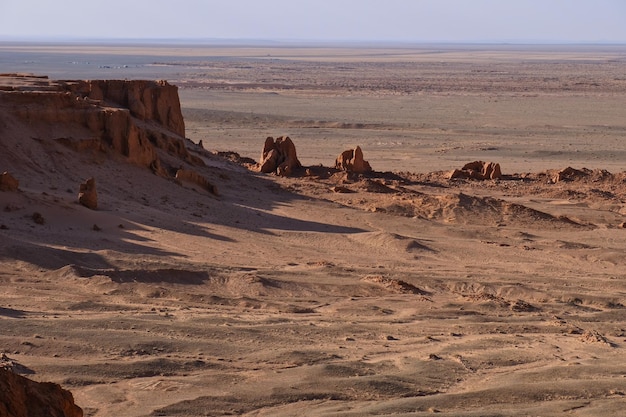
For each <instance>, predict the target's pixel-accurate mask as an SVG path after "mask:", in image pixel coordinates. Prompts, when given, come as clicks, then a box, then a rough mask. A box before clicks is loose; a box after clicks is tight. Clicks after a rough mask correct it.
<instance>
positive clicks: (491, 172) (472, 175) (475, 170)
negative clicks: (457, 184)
mask: <svg viewBox="0 0 626 417" xmlns="http://www.w3.org/2000/svg"><path fill="white" fill-rule="evenodd" d="M501 177H502V171H501V169H500V164H498V163H495V162H483V161H474V162H470V163H468V164H465V165H464V166H463V168H461V169H455V170H454V171H452V172H450V175H449V178H450V179H454V178H467V179H474V180H495V179H498V178H501Z"/></svg>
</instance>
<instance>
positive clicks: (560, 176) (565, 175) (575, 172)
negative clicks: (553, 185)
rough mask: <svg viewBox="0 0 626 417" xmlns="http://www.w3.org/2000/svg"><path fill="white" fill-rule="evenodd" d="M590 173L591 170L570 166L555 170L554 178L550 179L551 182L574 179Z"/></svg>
mask: <svg viewBox="0 0 626 417" xmlns="http://www.w3.org/2000/svg"><path fill="white" fill-rule="evenodd" d="M590 174H591V171H589V170H587V169H584V168H583V169H582V170H580V169H576V168H572V167H567V168H563V169H562V170H560V171H559V172H557V173H556V175H555V176H554V178H553V179H552V181H553V182H560V181H574V180H577V179H580V178H585V177H587V176H589V175H590Z"/></svg>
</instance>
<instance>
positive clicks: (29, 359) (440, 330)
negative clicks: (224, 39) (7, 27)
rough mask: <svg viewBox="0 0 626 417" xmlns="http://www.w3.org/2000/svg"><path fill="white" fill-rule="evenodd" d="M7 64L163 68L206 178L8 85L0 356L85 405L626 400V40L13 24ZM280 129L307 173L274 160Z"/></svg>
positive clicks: (560, 409) (512, 410)
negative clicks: (157, 168)
mask: <svg viewBox="0 0 626 417" xmlns="http://www.w3.org/2000/svg"><path fill="white" fill-rule="evenodd" d="M0 73H14V74H17V73H19V74H25V73H31V74H35V75H42V76H43V75H46V76H48V77H49V79H34V81H33V79H31V78H29V77H22V78H20V77H4V78H3V77H0V85H7V84H10V85H11V88H15V89H17V90H19V89H23V90H25V91H28V90H29V89H35V90H36V89H38V88H44V89H45V88H46V86H47V85H48V84H50V83H52V82H53V81H51V80H79V79H92V80H94V79H110V80H117V79H119V80H143V79H147V80H160V79H164V80H167V81H168V82H169V84H171V85H175V86H177V87H178V94H179V97H180V107H181V110H182V115H183V117H184V122H185V137H186V138H188V139H189V140H187V141H185V146H186V147H187V149H188V152H189V153H191V154H193V155H194V156H196V157H197V158H200V159H201V160H202V161H203V164H202V166H200V167H198V166H196V167H195V168H194V169H195V170H197V171H198V172H200V173H201V174H202V175H203V176H204V177H205V178H206V179H208V181H210V183H211V184H213V185H214V187H215V189H216V190H217V192H215V193H212V192H207V190H206V189H202V188H200V187H198V186H196V185H194V184H190V183H185V182H180V181H179V182H177V181H173V180H172V179H171V178H166V177H164V176H162V175H156V174H155V173H154V172H152V171H151V170H150V169H147V168H145V167H141V166H137V165H136V164H132V163H130V162H129V161H128V160H126V159H125V158H124V157H122V156H120V155H114V154H112V153H111V152H109V151H107V150H100V151H97V152H94V151H81V149H80V146H74V147H68V146H66V144H64V143H66V142H67V141H68V140H69V141H70V142H72V141H76V140H78V141H80V140H83V139H85V137H83V136H81V135H84V134H85V132H84V130H83V127H80V126H78V127H77V126H74V125H71V124H68V125H66V126H59V125H49V126H48V125H45V124H43V123H37V122H33V123H31V124H28V123H22V122H21V121H20V119H19V118H16V117H14V115H13V114H14V113H15V112H16V110H15V109H14V108H9V107H8V105H7V104H6V102H3V101H2V99H0V111H1V113H0V172H3V171H8V172H9V173H11V175H12V176H13V177H15V178H16V179H18V180H19V189H18V190H17V191H0V208H2V210H1V211H0V295H1V297H0V303H1V304H0V353H2V352H3V356H2V361H3V362H4V363H5V364H6V366H7V367H11V368H12V369H13V370H14V371H15V372H18V373H21V374H24V375H25V376H27V377H28V378H30V379H33V380H36V381H51V382H55V383H58V384H60V385H61V386H62V387H63V388H65V389H67V390H69V391H71V392H72V394H73V396H74V399H75V401H76V404H78V405H79V406H80V407H81V408H82V409H83V411H84V415H86V416H94V417H101V416H102V417H103V416H113V415H117V416H223V415H244V416H368V415H369V416H391V415H393V416H420V415H432V414H437V415H442V416H553V415H559V416H560V415H572V416H600V415H602V416H618V415H623V412H624V411H623V410H624V408H625V407H626V359H625V358H626V355H625V347H626V307H625V304H626V273H625V268H624V267H625V266H626V256H625V254H626V223H625V222H626V172H625V171H626V140H624V139H625V137H626V106H625V105H624V104H625V103H626V101H625V100H626V75H625V74H626V47H624V46H620V45H582V46H581V45H560V46H554V45H540V46H524V45H372V46H364V45H359V46H355V45H344V46H339V45H334V46H332V45H322V46H319V45H300V46H295V45H294V46H284V45H282V46H281V45H249V46H243V45H239V46H235V45H222V46H202V45H102V44H100V45H95V44H94V45H88V44H73V45H68V44H59V45H53V44H48V45H35V44H18V43H4V44H0ZM138 123H139V122H138ZM139 124H141V123H139ZM267 136H272V137H278V136H289V137H290V138H291V139H292V141H293V143H294V144H295V146H296V149H297V152H298V158H299V160H300V162H301V163H302V165H303V166H304V168H303V169H302V170H300V171H298V172H297V173H295V174H294V175H291V176H288V177H283V176H278V175H275V174H263V173H259V172H258V170H257V167H256V165H255V161H258V160H259V157H260V154H261V150H262V148H263V143H264V141H265V138H266V137H267ZM59 139H65V140H64V141H59ZM200 141H202V144H201V145H199V143H200ZM357 145H358V146H360V147H361V148H362V150H363V153H364V156H365V159H366V160H368V161H369V163H370V165H371V167H372V168H373V171H372V172H369V173H365V174H354V173H348V172H343V171H341V170H337V169H335V158H336V157H337V155H338V154H340V153H341V152H342V151H344V150H346V149H349V148H354V147H355V146H357ZM163 158H165V159H166V160H167V161H169V164H170V165H172V166H175V165H176V164H180V166H181V167H182V166H184V165H186V164H187V162H186V161H184V160H176V159H175V156H172V155H165V156H163ZM477 160H480V161H491V162H497V163H499V164H500V166H501V169H502V176H501V177H500V178H498V179H487V180H476V179H463V178H460V179H459V178H457V179H451V178H450V172H451V171H452V170H454V169H458V168H461V167H462V166H463V165H465V164H466V163H468V162H472V161H477ZM568 168H570V169H568ZM90 177H93V178H95V180H96V184H97V187H98V208H97V210H90V209H88V208H86V207H83V206H82V205H79V204H78V203H77V194H78V187H79V184H80V183H81V182H83V181H84V180H85V179H87V178H90ZM34 213H38V214H40V217H41V219H40V218H39V217H36V216H33V215H34ZM37 219H40V220H39V221H36V220H37Z"/></svg>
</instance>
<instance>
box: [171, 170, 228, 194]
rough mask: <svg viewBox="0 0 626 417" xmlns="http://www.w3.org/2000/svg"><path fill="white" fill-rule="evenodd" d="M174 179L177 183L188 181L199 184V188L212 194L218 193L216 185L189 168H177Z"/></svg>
mask: <svg viewBox="0 0 626 417" xmlns="http://www.w3.org/2000/svg"><path fill="white" fill-rule="evenodd" d="M176 181H177V182H178V183H183V182H184V181H188V182H190V183H192V184H195V185H197V186H199V187H200V188H202V189H204V190H206V191H208V192H209V193H211V194H213V195H218V193H217V187H215V186H214V185H213V184H211V183H210V182H209V180H207V179H206V178H204V177H203V176H202V175H200V174H198V173H197V172H196V171H192V170H189V169H179V170H178V171H176Z"/></svg>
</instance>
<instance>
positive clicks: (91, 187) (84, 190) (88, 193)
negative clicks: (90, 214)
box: [78, 178, 98, 210]
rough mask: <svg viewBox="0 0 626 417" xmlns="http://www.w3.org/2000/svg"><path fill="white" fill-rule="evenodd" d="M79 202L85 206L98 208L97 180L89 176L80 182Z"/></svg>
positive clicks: (93, 208)
mask: <svg viewBox="0 0 626 417" xmlns="http://www.w3.org/2000/svg"><path fill="white" fill-rule="evenodd" d="M78 202H79V203H80V204H82V205H83V206H85V207H87V208H89V209H92V210H95V209H97V208H98V193H97V192H96V180H95V179H93V178H89V179H88V180H87V181H85V182H84V183H82V184H80V189H79V191H78Z"/></svg>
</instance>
